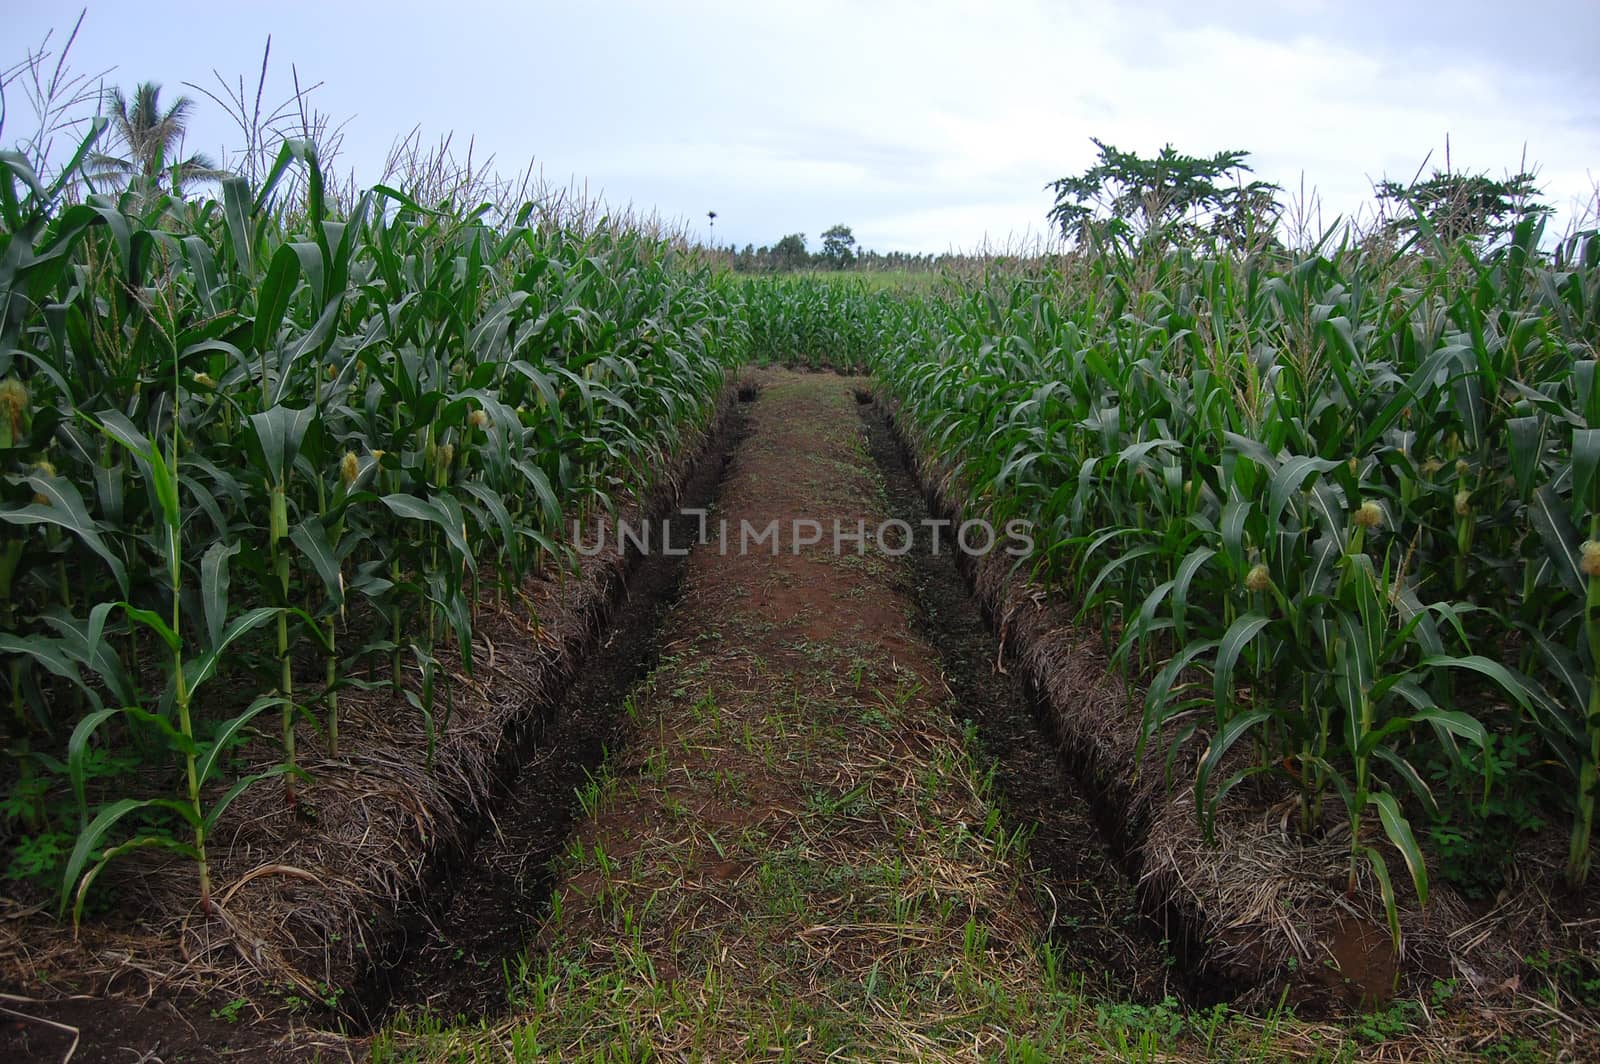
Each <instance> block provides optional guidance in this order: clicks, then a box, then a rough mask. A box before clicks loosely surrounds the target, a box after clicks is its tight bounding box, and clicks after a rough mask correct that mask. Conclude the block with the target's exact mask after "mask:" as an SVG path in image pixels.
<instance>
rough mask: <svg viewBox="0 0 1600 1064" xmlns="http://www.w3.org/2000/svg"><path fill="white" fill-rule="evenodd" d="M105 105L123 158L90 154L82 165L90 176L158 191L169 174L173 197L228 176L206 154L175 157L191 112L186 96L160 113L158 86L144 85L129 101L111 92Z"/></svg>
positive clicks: (159, 90) (136, 90)
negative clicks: (190, 186)
mask: <svg viewBox="0 0 1600 1064" xmlns="http://www.w3.org/2000/svg"><path fill="white" fill-rule="evenodd" d="M105 102H106V111H107V117H109V118H110V119H111V132H112V135H113V136H114V137H115V138H116V143H118V144H119V145H120V146H121V149H122V154H121V155H111V154H104V153H100V152H96V153H95V154H93V155H91V156H90V157H89V160H88V166H87V170H88V172H89V173H90V175H91V176H94V177H119V178H122V179H124V180H126V181H127V183H128V186H129V187H130V188H131V187H133V186H135V185H140V186H142V187H144V188H147V189H151V190H154V189H159V188H160V187H161V180H162V178H163V177H166V176H169V175H170V176H171V177H172V179H173V185H174V187H173V188H172V191H173V192H174V193H179V192H182V191H183V185H184V183H185V182H188V181H214V180H216V179H218V178H221V177H225V176H227V175H226V172H225V171H223V170H221V169H219V168H218V167H217V164H216V163H214V162H212V161H211V159H210V158H209V157H207V156H205V155H201V154H198V153H196V154H194V155H191V156H189V157H188V158H187V159H179V158H178V157H177V155H178V152H179V150H180V148H181V146H182V144H183V131H184V127H185V126H186V125H187V124H188V121H189V112H190V111H191V110H192V109H193V108H194V101H193V100H191V99H190V98H189V97H187V96H179V97H178V98H177V99H176V100H174V101H173V102H172V106H170V107H168V108H167V109H166V110H165V111H163V110H162V109H161V86H160V85H158V84H156V83H155V82H153V81H143V82H140V83H139V85H138V86H137V87H135V88H134V90H133V100H132V101H131V102H130V101H129V100H128V98H127V97H126V96H124V95H123V94H122V90H121V89H116V88H114V89H112V90H110V91H109V92H108V93H106V97H105Z"/></svg>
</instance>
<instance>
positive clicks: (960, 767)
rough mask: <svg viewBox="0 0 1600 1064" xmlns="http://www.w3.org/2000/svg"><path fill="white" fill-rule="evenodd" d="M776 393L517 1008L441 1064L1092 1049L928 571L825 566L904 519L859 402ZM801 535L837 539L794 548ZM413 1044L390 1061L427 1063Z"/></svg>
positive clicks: (566, 879) (1016, 1054)
mask: <svg viewBox="0 0 1600 1064" xmlns="http://www.w3.org/2000/svg"><path fill="white" fill-rule="evenodd" d="M761 379H762V383H763V385H764V387H763V391H762V394H761V396H760V398H759V399H758V400H757V401H756V402H755V403H754V404H752V406H751V408H750V411H751V412H750V425H749V432H748V436H747V438H746V440H745V443H744V445H743V446H742V447H741V449H740V450H739V451H738V453H737V454H736V456H735V459H734V462H733V464H732V467H731V470H730V473H729V478H728V480H727V481H726V482H725V485H724V488H723V492H722V502H721V505H720V507H719V508H718V509H717V510H715V511H713V513H712V514H711V515H710V518H709V529H710V531H711V537H712V542H710V543H709V544H707V545H703V546H701V547H697V548H696V549H695V551H694V553H693V554H692V555H691V557H690V559H689V563H688V571H687V575H686V577H685V589H684V592H683V597H682V599H681V600H680V602H679V604H678V605H677V607H676V608H675V609H674V610H673V612H672V613H671V615H670V616H669V617H668V618H667V620H666V623H665V628H664V630H663V656H662V660H661V664H660V666H659V667H658V668H657V669H656V670H655V671H654V672H653V674H652V675H651V676H650V677H649V678H648V679H647V680H646V681H645V682H643V683H642V684H641V685H640V686H639V687H637V688H636V689H635V690H634V692H633V694H632V696H631V697H630V699H629V701H628V703H627V706H628V712H629V714H630V715H631V717H632V718H633V726H634V731H633V737H632V741H631V743H630V744H629V746H628V749H627V751H626V752H625V753H623V754H620V755H617V756H614V757H613V759H612V760H611V761H610V762H609V763H608V765H607V767H606V775H605V777H604V778H603V779H600V780H597V781H596V783H595V784H594V785H593V786H592V787H591V788H590V789H589V793H588V795H587V796H586V799H585V803H584V804H585V807H586V808H587V809H588V810H589V812H590V815H589V816H588V817H587V819H585V820H584V821H583V822H582V823H581V824H580V825H579V826H578V827H577V829H576V830H575V832H574V833H573V835H572V837H571V839H570V841H569V844H568V847H567V851H566V854H565V855H564V857H563V859H562V861H561V862H560V868H559V872H558V875H559V877H560V880H561V882H560V886H559V887H558V888H557V890H556V892H555V893H554V895H553V897H552V901H551V905H550V909H549V913H548V916H547V918H546V921H545V924H544V927H543V929H542V931H541V933H540V935H539V937H538V939H537V941H536V943H535V944H534V946H533V948H531V949H530V950H529V951H528V952H527V953H526V954H525V959H524V960H523V961H522V962H521V963H520V965H517V966H515V967H516V970H513V971H511V972H510V973H509V975H508V977H507V978H508V984H509V985H508V989H509V991H510V994H511V999H512V1007H511V1009H510V1011H509V1012H508V1013H507V1015H506V1016H505V1018H504V1020H503V1022H502V1023H501V1024H500V1025H499V1026H498V1027H496V1028H493V1029H492V1030H491V1031H489V1032H485V1031H483V1030H482V1029H479V1030H478V1031H477V1032H475V1033H471V1034H469V1033H467V1032H466V1031H458V1032H445V1033H444V1034H442V1035H438V1034H435V1035H432V1036H429V1037H424V1038H423V1041H425V1042H427V1043H429V1044H430V1046H431V1052H432V1053H441V1054H448V1053H449V1052H450V1051H451V1048H452V1045H451V1043H453V1045H454V1047H455V1048H463V1049H464V1048H465V1045H464V1044H463V1043H476V1042H480V1041H481V1040H482V1039H484V1038H490V1039H492V1040H493V1041H495V1042H498V1043H500V1044H502V1045H504V1046H505V1047H506V1048H510V1049H512V1050H513V1051H514V1052H515V1053H516V1054H517V1055H518V1056H519V1057H520V1056H522V1055H524V1054H527V1055H529V1059H532V1057H534V1056H538V1055H540V1054H548V1055H551V1056H553V1057H559V1058H561V1059H575V1058H581V1057H586V1056H590V1055H593V1056H596V1057H605V1058H607V1059H612V1058H613V1057H615V1058H617V1059H643V1058H644V1057H647V1056H652V1055H656V1056H665V1057H667V1058H670V1059H678V1058H696V1059H698V1058H700V1057H702V1056H705V1057H707V1058H709V1059H728V1058H739V1059H748V1058H758V1059H764V1058H769V1057H770V1058H775V1059H782V1058H785V1057H798V1058H801V1059H822V1058H827V1057H843V1058H847V1059H876V1060H888V1059H908V1058H917V1059H928V1058H930V1057H931V1058H943V1057H950V1058H959V1059H971V1058H972V1057H973V1056H974V1055H975V1054H976V1055H979V1056H991V1055H999V1056H1010V1057H1013V1058H1015V1059H1029V1051H1030V1050H1032V1051H1034V1052H1041V1051H1042V1052H1043V1054H1044V1058H1059V1055H1060V1054H1061V1053H1062V1052H1064V1051H1066V1042H1065V1041H1064V1040H1071V1039H1074V1038H1075V1035H1074V1034H1073V1032H1072V1031H1071V1030H1070V1029H1069V1028H1072V1027H1075V1026H1077V1024H1076V1021H1074V1020H1073V1019H1071V1017H1073V1016H1074V1014H1075V1013H1077V1012H1078V1011H1079V1010H1078V1008H1077V1007H1076V1005H1078V1004H1081V997H1080V996H1079V994H1080V992H1081V991H1082V982H1081V977H1077V976H1074V975H1072V973H1071V972H1070V971H1069V970H1068V966H1067V965H1065V964H1063V963H1062V957H1063V953H1062V950H1061V948H1060V947H1061V941H1062V940H1061V939H1060V938H1059V937H1058V939H1057V940H1056V944H1055V945H1052V944H1051V943H1052V939H1051V936H1050V934H1049V932H1050V930H1051V925H1052V924H1053V925H1054V926H1055V927H1057V928H1058V929H1059V927H1060V926H1061V922H1062V921H1063V920H1064V919H1073V920H1077V919H1079V918H1080V915H1079V914H1076V913H1062V912H1060V911H1059V905H1058V904H1051V903H1049V902H1047V903H1046V904H1045V905H1041V904H1040V897H1039V895H1040V894H1041V893H1043V892H1040V891H1038V890H1036V885H1035V880H1034V877H1033V876H1032V875H1031V874H1030V873H1029V871H1028V869H1027V868H1025V867H1024V862H1025V860H1026V857H1025V854H1024V852H1023V851H1024V846H1023V844H1022V842H1021V839H1020V836H1021V835H1022V834H1023V833H1024V832H1022V831H1019V830H1018V828H1017V826H1016V825H1014V824H1012V823H1010V822H1008V818H1007V817H1006V816H1005V815H1003V814H1002V813H1001V811H1000V809H999V808H998V806H997V804H996V802H995V801H994V800H993V796H992V795H991V794H990V793H989V791H990V786H991V784H990V781H991V779H992V778H993V777H994V775H995V773H994V772H992V771H990V766H987V765H986V764H985V763H984V762H983V760H982V758H981V756H980V754H979V752H978V751H979V742H978V740H977V737H976V735H974V734H972V732H970V731H968V730H967V729H964V728H963V726H962V725H961V724H960V723H958V722H959V721H961V720H962V719H964V717H973V718H976V717H977V716H979V714H975V713H969V714H963V713H962V712H961V711H960V709H959V707H954V708H955V712H952V708H953V707H952V706H951V705H949V704H948V702H949V700H950V698H951V692H950V689H949V688H948V687H947V686H946V683H945V680H944V677H943V668H942V663H941V659H940V655H939V651H938V650H937V649H936V648H935V647H934V646H933V645H932V644H931V643H930V642H929V641H927V640H926V639H925V638H924V637H923V635H922V634H921V633H920V631H919V627H920V624H919V618H918V609H917V605H916V601H915V598H914V589H915V585H914V583H913V579H912V577H913V570H912V569H911V568H910V567H909V565H908V563H907V562H906V561H905V560H903V559H896V558H891V557H887V556H885V555H884V554H882V553H880V552H879V551H878V550H876V549H875V548H874V547H873V545H872V544H871V543H870V542H869V543H868V544H867V549H866V550H865V552H864V553H859V554H858V553H854V550H855V546H854V544H853V543H851V542H849V541H846V542H845V543H844V544H843V546H844V551H843V552H842V553H840V554H837V555H836V554H835V553H834V544H833V542H832V525H833V520H834V519H835V518H838V519H839V520H840V521H841V524H842V526H843V527H844V529H845V530H846V531H847V532H848V531H853V530H854V528H855V523H856V521H857V519H860V520H862V521H864V522H865V523H866V526H867V528H868V529H872V528H876V527H877V526H878V525H879V524H880V523H881V522H882V521H883V520H885V519H886V518H888V517H891V516H894V515H895V510H894V507H893V506H892V504H891V501H890V500H889V499H888V498H886V495H885V491H884V486H883V483H882V481H881V478H880V477H879V476H878V474H877V472H876V469H877V467H876V465H875V463H874V461H873V457H872V455H871V453H870V452H869V449H868V442H867V434H866V431H865V429H864V426H863V422H862V419H861V418H860V417H859V416H858V413H857V399H856V397H855V395H854V394H853V393H854V391H855V389H856V388H857V387H859V386H860V382H852V381H850V380H848V379H843V378H839V377H835V376H831V375H799V374H784V373H770V374H766V375H764V376H763V377H762V378H761ZM808 518H809V519H815V520H818V521H820V522H822V524H823V541H822V542H821V543H819V544H816V545H814V546H806V547H804V548H802V549H801V550H800V552H799V553H798V554H796V553H793V552H792V547H791V544H792V536H791V535H790V531H791V528H792V525H791V522H792V521H795V520H804V519H808ZM774 519H777V520H778V521H779V522H780V529H781V532H782V543H781V548H782V550H781V553H779V554H778V555H777V556H773V555H772V554H771V553H770V549H771V547H770V543H764V544H762V545H761V546H759V547H752V548H751V549H750V550H749V552H748V553H745V554H743V555H741V554H740V552H739V549H738V547H739V537H740V531H739V530H740V529H741V527H742V523H743V522H747V523H748V524H749V526H750V527H751V528H754V529H758V530H759V529H763V528H765V527H766V526H767V525H768V523H769V522H771V521H772V520H774ZM723 520H725V521H726V522H727V527H728V547H727V550H726V551H725V552H724V551H722V550H721V549H719V545H718V542H717V539H718V534H717V533H718V529H719V527H720V523H721V522H722V521H723ZM964 693H968V692H964ZM1078 815H1079V816H1083V815H1084V814H1081V813H1080V814H1078ZM1091 830H1092V829H1091ZM1079 841H1080V844H1081V840H1079ZM1047 896H1048V895H1047ZM1069 900H1070V899H1069ZM1047 906H1048V908H1047ZM1110 941H1112V942H1113V943H1118V944H1120V943H1125V942H1126V941H1127V940H1126V938H1125V937H1123V936H1119V935H1113V936H1112V937H1111V939H1110ZM1114 948H1121V947H1120V945H1117V946H1115V947H1114ZM407 1026H409V1027H411V1029H410V1030H402V1029H398V1028H391V1029H390V1031H389V1032H388V1033H387V1034H386V1035H385V1036H384V1037H383V1038H381V1039H380V1042H379V1046H378V1049H379V1056H382V1055H383V1052H384V1049H385V1047H386V1046H387V1045H390V1044H400V1045H405V1044H409V1043H413V1041H414V1039H415V1038H416V1037H417V1034H418V1031H417V1029H416V1026H415V1025H414V1024H408V1025H407ZM422 1026H427V1025H422ZM441 1039H442V1040H443V1042H444V1043H446V1044H441V1043H440V1040H441ZM430 1055H431V1054H430ZM1042 1059H1043V1058H1042Z"/></svg>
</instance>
